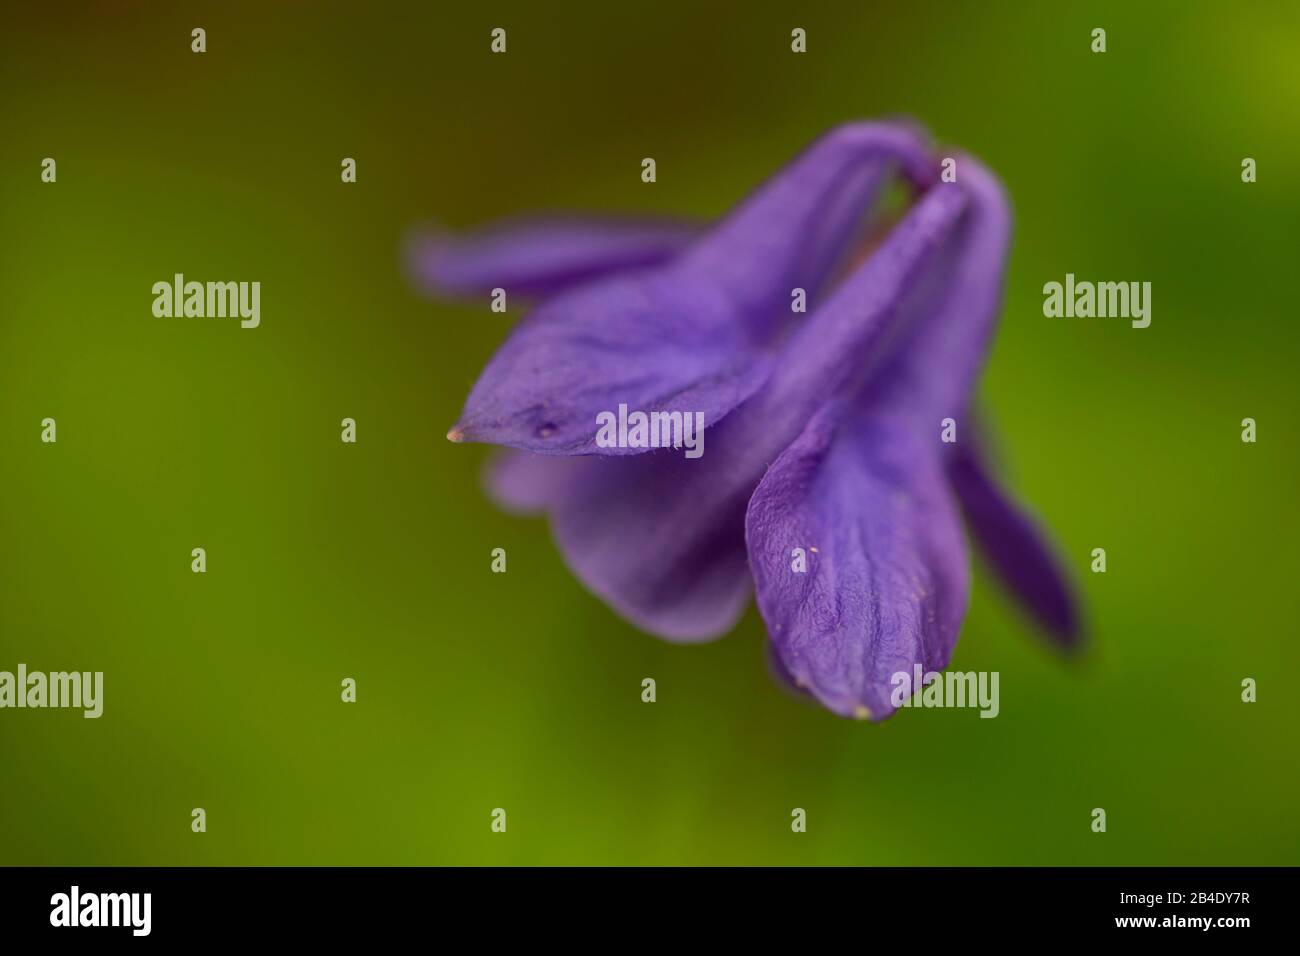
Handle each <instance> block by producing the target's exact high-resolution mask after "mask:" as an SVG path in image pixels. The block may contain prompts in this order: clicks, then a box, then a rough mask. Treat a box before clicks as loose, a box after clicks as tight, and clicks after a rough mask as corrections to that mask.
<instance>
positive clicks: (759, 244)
mask: <svg viewBox="0 0 1300 956" xmlns="http://www.w3.org/2000/svg"><path fill="white" fill-rule="evenodd" d="M900 155H901V156H902V157H903V158H904V159H905V160H906V161H907V162H909V163H910V164H911V165H912V166H917V167H919V166H921V165H923V164H924V163H926V162H928V160H926V158H925V153H924V145H923V144H922V143H921V141H920V140H919V137H917V135H916V134H915V133H914V132H913V131H911V130H909V129H906V128H902V127H895V126H886V125H880V124H877V125H872V124H856V125H853V126H848V127H843V128H841V129H839V130H836V131H834V132H832V133H831V134H830V135H828V136H827V137H825V138H823V139H822V140H821V141H819V142H818V143H816V144H814V146H813V147H811V148H810V149H809V150H808V151H807V152H806V153H805V154H804V155H803V156H801V157H800V158H799V159H798V160H796V161H795V163H794V164H792V166H791V167H790V168H789V169H787V170H786V171H783V172H782V173H780V174H778V175H777V176H776V177H774V179H773V180H772V181H771V182H770V183H768V184H767V186H765V187H764V188H763V189H761V190H759V192H758V193H756V194H755V195H754V196H753V197H752V198H751V199H749V200H747V201H746V202H745V203H743V204H742V205H741V206H740V207H739V208H738V210H737V211H736V212H735V213H734V214H733V215H732V216H730V217H729V218H727V219H726V220H724V221H723V222H722V223H721V224H720V225H719V226H717V227H716V228H715V229H713V230H712V231H710V232H709V233H707V234H705V235H704V236H702V237H701V239H700V240H699V241H698V242H697V243H696V244H695V245H694V246H692V247H691V249H690V250H688V251H686V252H684V253H683V254H682V255H680V256H678V257H677V258H675V259H673V260H671V262H669V263H668V264H667V265H665V266H663V267H661V268H658V269H653V270H647V271H643V272H640V273H630V274H625V275H618V276H614V277H611V278H608V279H606V280H603V281H599V282H595V283H592V284H588V285H583V286H580V287H577V288H574V289H572V290H570V291H569V292H567V293H565V294H562V295H560V296H558V297H556V298H553V299H549V300H547V301H546V302H544V303H542V304H541V305H540V306H539V307H538V308H537V309H535V310H534V311H533V313H532V314H531V315H529V316H528V318H527V319H525V320H524V321H523V322H522V323H520V325H519V326H518V327H517V328H516V329H515V331H514V332H513V333H512V335H511V336H510V338H509V339H508V340H507V341H506V342H505V344H504V345H503V346H502V347H501V349H500V350H499V351H498V352H497V354H496V355H495V356H494V357H493V359H492V360H491V361H490V362H489V363H488V366H487V368H486V369H485V370H484V372H483V374H482V376H481V377H480V378H479V381H478V382H477V383H476V384H475V386H474V389H473V390H472V391H471V392H470V395H469V398H468V399H467V401H466V403H465V410H464V412H463V414H462V416H461V420H460V422H459V423H458V424H457V425H456V427H455V428H453V429H452V431H451V432H450V433H449V435H448V437H450V438H452V439H453V440H470V441H485V442H492V443H496V444H503V445H510V446H512V447H516V448H523V449H526V450H529V451H537V452H544V453H548V454H566V455H573V454H600V455H613V456H621V455H628V454H636V453H640V452H643V451H645V449H644V448H626V447H617V446H616V447H601V446H600V445H598V444H597V443H596V433H597V416H598V415H600V414H601V413H603V412H615V411H616V410H617V409H618V408H619V406H620V405H626V406H627V408H628V409H629V410H630V411H640V412H644V413H647V414H653V413H656V412H669V413H671V412H681V413H700V414H703V416H704V424H705V427H712V426H714V425H716V424H717V422H718V421H719V420H720V419H721V418H722V417H723V416H725V415H726V414H727V413H728V412H730V411H731V409H733V408H734V407H735V406H736V405H738V404H739V403H740V402H742V401H744V400H745V399H746V398H748V397H749V396H750V395H752V394H753V393H754V392H755V390H756V389H757V388H758V387H759V386H760V385H761V384H762V383H763V381H764V380H765V379H766V376H767V372H768V367H769V362H770V349H771V347H772V345H773V339H774V333H775V330H776V329H777V328H778V327H779V326H780V325H781V324H783V320H785V319H788V318H789V316H790V295H791V288H792V287H794V286H803V287H805V288H806V287H809V285H810V284H812V283H813V282H818V281H821V279H823V278H824V277H825V275H826V274H827V273H828V272H829V271H830V268H831V266H832V265H833V264H834V261H835V258H836V257H835V256H833V255H832V254H831V251H832V250H833V249H834V247H835V246H836V244H837V243H841V242H842V240H843V238H844V236H845V235H846V234H847V232H848V231H849V225H850V224H851V220H850V218H849V216H848V215H847V213H846V212H845V211H844V210H845V209H846V208H848V207H847V204H846V201H845V187H846V183H848V184H850V191H852V190H857V191H856V192H854V194H853V195H854V198H855V199H856V200H858V201H859V203H860V202H861V201H863V200H864V199H865V193H867V192H871V191H873V190H874V189H875V188H877V187H878V186H879V185H880V183H881V182H882V181H883V177H884V176H885V175H886V173H887V172H888V171H889V170H890V169H891V168H892V167H893V165H894V164H895V163H896V162H897V161H898V160H899V157H900ZM852 184H856V185H852ZM828 220H829V222H830V226H829V231H828V227H827V226H826V222H827V221H828Z"/></svg>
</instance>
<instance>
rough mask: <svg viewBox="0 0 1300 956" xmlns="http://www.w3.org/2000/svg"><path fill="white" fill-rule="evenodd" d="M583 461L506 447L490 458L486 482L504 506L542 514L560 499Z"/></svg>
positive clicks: (509, 508)
mask: <svg viewBox="0 0 1300 956" xmlns="http://www.w3.org/2000/svg"><path fill="white" fill-rule="evenodd" d="M583 464H585V460H584V459H582V458H569V457H565V456H562V455H534V454H532V453H531V452H526V451H518V450H517V449H514V448H502V449H501V450H500V451H498V452H497V454H495V455H493V456H492V457H491V458H489V459H488V463H487V467H486V468H485V469H484V484H485V485H486V486H487V490H488V495H489V496H490V497H491V498H492V500H493V502H495V503H496V505H497V507H499V508H500V509H501V510H503V511H508V512H510V513H511V514H517V515H534V514H539V513H541V512H543V511H545V510H546V509H547V508H549V507H551V506H553V505H555V504H558V503H559V502H560V500H561V499H562V498H563V497H564V495H565V493H566V492H567V491H568V490H569V489H570V488H571V487H572V486H573V483H574V481H575V479H576V478H577V477H578V474H579V469H580V468H581V466H582V465H583Z"/></svg>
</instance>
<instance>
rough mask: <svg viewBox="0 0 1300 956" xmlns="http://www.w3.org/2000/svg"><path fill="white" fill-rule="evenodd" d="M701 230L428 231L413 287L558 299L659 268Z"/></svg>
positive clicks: (417, 245) (670, 224)
mask: <svg viewBox="0 0 1300 956" xmlns="http://www.w3.org/2000/svg"><path fill="white" fill-rule="evenodd" d="M699 232H700V227H699V226H698V225H695V224H693V223H687V222H684V221H678V220H670V219H664V220H661V221H656V220H644V221H641V220H633V219H614V218H610V219H550V218H531V219H517V220H509V221H506V222H503V223H498V224H496V225H493V226H489V227H487V228H485V229H481V230H478V231H476V232H473V233H470V234H469V235H455V234H452V233H446V232H441V231H426V232H422V233H419V234H417V235H415V236H414V237H413V238H412V239H411V241H410V242H409V243H408V247H407V254H406V260H407V266H408V268H409V270H410V273H411V276H412V278H413V280H414V281H415V284H416V285H417V286H419V287H420V288H422V289H424V290H425V291H426V292H428V293H430V294H432V295H435V296H451V297H458V296H465V297H468V296H476V295H479V296H482V295H487V294H488V293H490V292H491V291H492V290H493V289H496V288H501V289H505V290H506V292H507V294H508V295H509V296H511V297H513V296H520V297H522V298H533V297H540V296H547V295H553V294H555V293H557V292H560V291H562V290H563V289H566V288H569V287H571V286H574V285H578V284H581V283H582V282H585V281H588V280H590V279H593V278H597V277H600V276H603V275H607V274H609V273H612V272H618V271H621V270H624V269H635V268H640V267H643V266H652V265H658V264H659V263H662V262H664V261H665V260H667V259H669V258H671V257H672V256H674V255H676V254H677V253H678V252H680V251H681V250H682V249H683V248H685V246H686V245H687V244H688V243H689V242H690V240H691V239H693V238H694V237H695V236H697V235H698V234H699Z"/></svg>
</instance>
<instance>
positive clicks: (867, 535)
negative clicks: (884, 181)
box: [746, 158, 1010, 719]
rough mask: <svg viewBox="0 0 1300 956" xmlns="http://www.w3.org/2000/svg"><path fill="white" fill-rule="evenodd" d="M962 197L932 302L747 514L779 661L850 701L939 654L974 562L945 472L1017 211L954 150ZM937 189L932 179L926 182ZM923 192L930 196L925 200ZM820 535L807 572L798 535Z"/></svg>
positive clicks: (793, 450) (862, 711) (856, 707)
mask: <svg viewBox="0 0 1300 956" xmlns="http://www.w3.org/2000/svg"><path fill="white" fill-rule="evenodd" d="M958 168H959V169H961V170H962V173H961V176H962V182H961V184H960V185H958V184H944V185H942V186H938V187H936V189H939V190H950V189H951V190H954V191H955V190H960V191H961V192H962V193H964V194H965V195H966V196H967V197H968V199H969V206H968V208H966V209H965V211H964V213H965V214H964V217H963V220H962V222H961V225H960V232H959V234H958V235H957V236H956V237H955V239H954V241H953V244H952V246H951V247H950V248H951V249H952V250H953V253H954V254H953V256H952V258H951V260H950V268H949V270H947V271H946V275H945V276H944V279H943V281H942V282H941V283H940V284H939V285H938V286H936V288H937V289H938V290H939V291H938V293H937V296H936V301H935V302H934V305H933V307H927V308H926V309H924V310H923V311H922V312H921V313H920V315H919V318H918V320H917V321H914V322H912V323H910V324H909V326H908V327H907V328H906V330H905V331H904V332H903V333H902V335H901V338H900V340H899V343H898V344H897V346H896V347H895V348H894V349H893V350H892V351H891V352H890V354H889V356H888V358H886V359H885V361H884V362H883V364H882V365H881V366H880V367H879V368H878V369H877V370H876V371H874V372H873V374H872V376H871V377H870V379H869V380H868V382H867V384H866V386H865V387H864V388H863V390H862V391H861V393H860V394H859V395H858V396H856V398H855V399H854V400H853V401H852V402H847V403H846V402H835V403H832V404H828V405H827V406H826V407H825V408H823V409H822V410H821V411H820V412H818V413H817V414H816V415H815V416H814V417H813V418H812V420H811V421H810V423H809V425H808V427H807V428H806V429H805V430H804V431H803V433H802V434H801V435H800V437H799V439H798V440H797V441H796V442H795V443H794V444H792V445H791V446H790V448H789V449H787V450H786V452H785V453H784V454H783V455H782V456H781V457H780V458H779V459H778V460H777V461H776V462H775V463H774V464H773V466H772V468H771V469H770V470H769V471H768V472H767V474H766V475H765V476H764V478H763V481H762V483H760V485H759V487H758V489H757V491H756V492H755V493H754V498H753V500H752V501H751V503H750V506H749V509H748V513H747V516H746V535H747V540H748V544H749V553H750V563H751V565H752V567H753V571H754V581H755V587H756V593H757V598H758V605H759V610H760V612H761V613H762V615H763V618H764V620H765V621H766V622H767V625H768V629H769V633H770V634H771V636H772V640H773V642H774V644H775V647H776V652H777V655H778V657H779V658H780V660H781V661H782V663H783V665H784V667H785V668H786V670H787V671H788V672H789V673H790V674H792V675H793V676H794V678H795V679H796V680H797V681H798V682H799V683H800V684H801V685H803V686H805V687H806V688H807V689H808V690H809V691H810V692H811V693H812V694H814V695H815V696H816V697H817V698H818V699H819V700H820V701H821V702H822V703H823V704H825V705H826V706H827V707H829V708H830V709H832V710H834V711H835V712H837V713H840V714H844V715H846V716H863V717H868V716H869V717H872V718H874V719H883V718H884V717H887V716H889V714H891V713H892V711H893V709H894V707H895V706H897V703H896V702H893V701H891V692H892V689H893V687H892V683H891V678H892V675H893V674H895V673H898V672H903V673H907V674H911V672H912V668H913V666H914V665H916V664H920V665H921V667H922V668H923V670H926V671H929V670H938V669H940V668H942V667H944V666H946V664H947V663H948V660H949V658H950V656H951V653H952V648H953V646H954V645H955V643H956V639H957V633H958V630H959V628H960V624H961V620H962V618H963V616H964V615H965V611H966V602H967V598H968V595H967V592H968V588H969V579H968V571H967V567H968V561H967V556H966V551H965V543H964V538H963V534H962V531H961V525H960V522H959V518H958V512H957V508H956V504H955V502H954V500H953V497H952V493H951V490H950V488H949V486H948V483H947V480H946V477H945V474H944V458H943V452H942V448H943V445H942V444H941V442H940V431H941V426H940V422H941V419H943V418H953V419H954V420H958V421H959V420H960V419H961V418H962V417H963V415H964V412H965V409H966V406H967V404H968V401H969V394H970V389H971V385H972V384H973V382H974V378H975V376H976V374H977V373H978V371H979V368H980V367H981V365H982V363H983V360H984V356H985V353H986V351H987V348H988V345H989V342H990V339H991V335H992V331H993V327H994V324H995V322H996V318H997V315H998V312H999V310H1000V306H1001V285H1002V272H1003V264H1004V259H1005V255H1006V249H1007V244H1008V240H1009V231H1010V217H1009V211H1008V208H1007V203H1006V200H1005V197H1004V196H1003V194H1002V191H1001V187H1000V186H999V185H998V183H997V182H996V181H995V180H994V179H993V177H992V176H991V175H989V174H988V173H987V172H986V171H984V170H983V169H982V168H981V167H979V166H978V165H977V164H975V162H974V161H973V160H969V159H966V158H963V159H961V160H959V162H958ZM932 194H933V191H932ZM928 198H929V197H927V199H928ZM796 547H804V548H812V547H816V548H817V552H816V554H817V560H816V561H815V562H813V563H812V564H811V565H810V567H809V569H808V571H807V573H805V574H799V573H797V572H795V571H792V570H791V567H790V554H791V551H792V549H793V548H796Z"/></svg>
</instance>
